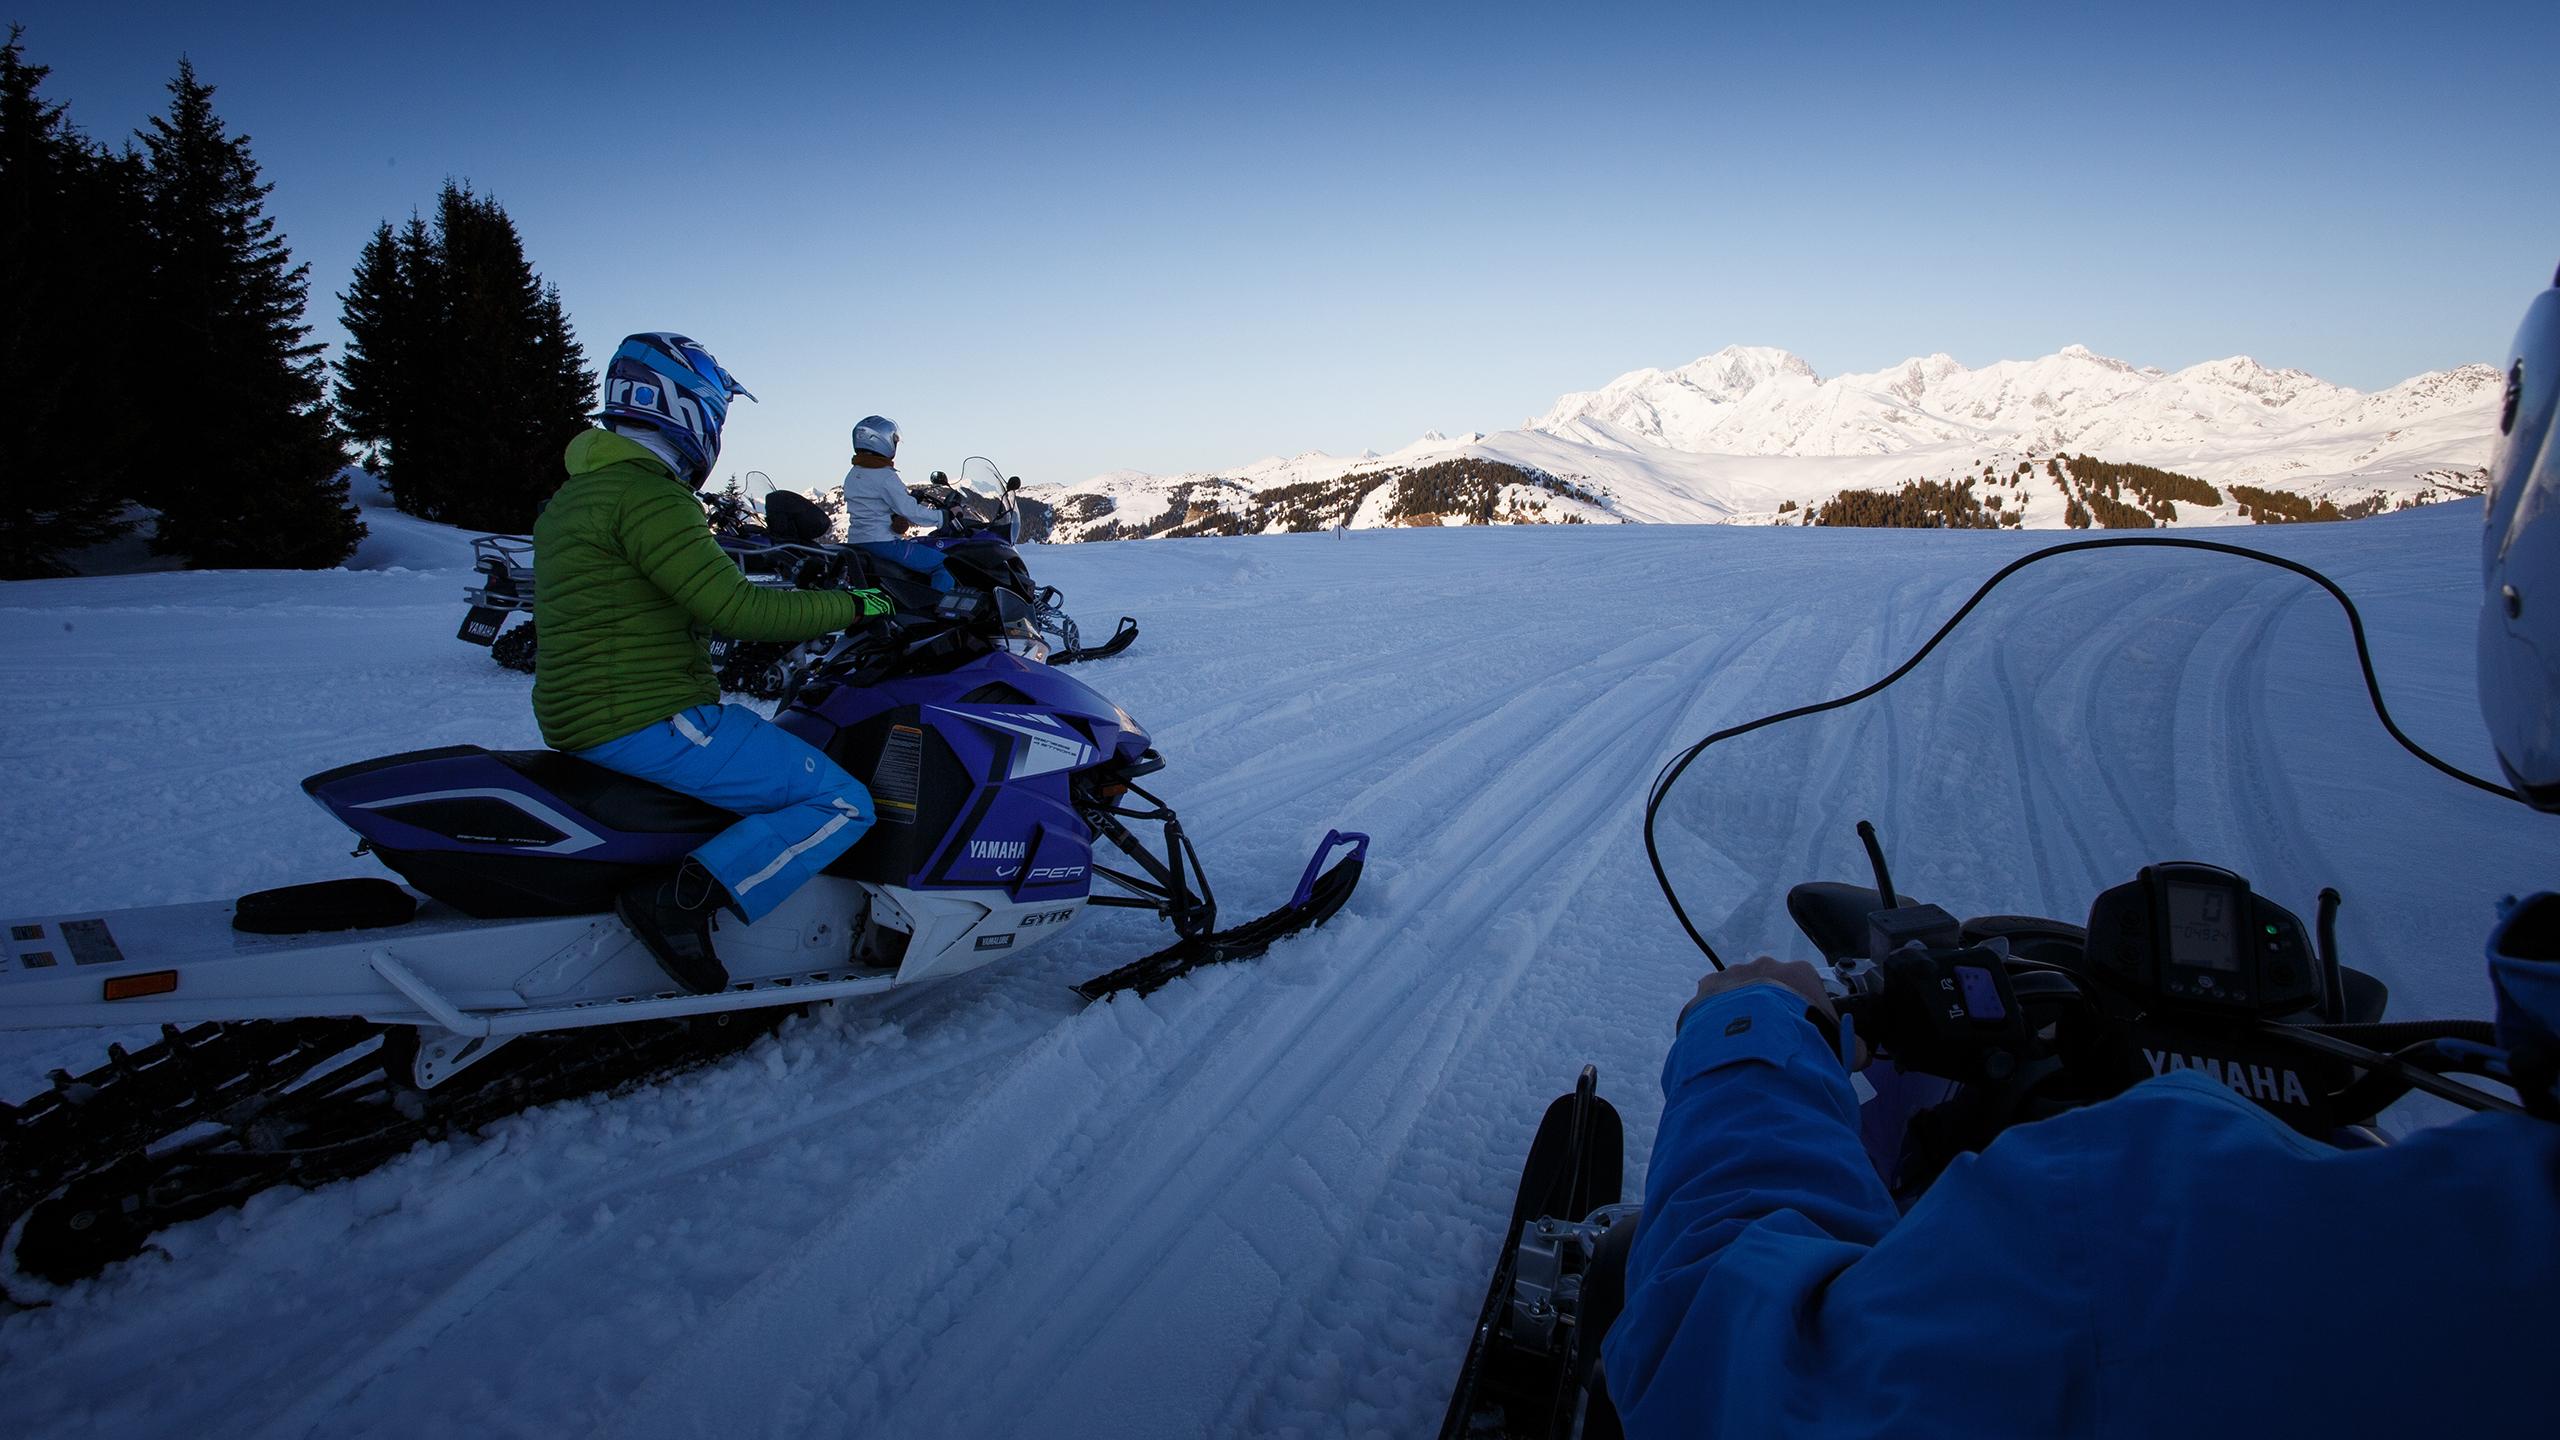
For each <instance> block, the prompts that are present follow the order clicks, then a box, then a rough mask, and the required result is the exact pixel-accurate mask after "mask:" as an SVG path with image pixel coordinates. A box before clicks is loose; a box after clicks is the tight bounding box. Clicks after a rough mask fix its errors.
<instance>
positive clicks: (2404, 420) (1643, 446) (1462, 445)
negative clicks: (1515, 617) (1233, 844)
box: [1044, 345, 2500, 538]
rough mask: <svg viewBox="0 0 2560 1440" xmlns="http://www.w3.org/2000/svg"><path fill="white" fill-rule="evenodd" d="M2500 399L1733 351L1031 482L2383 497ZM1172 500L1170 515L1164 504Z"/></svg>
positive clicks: (1616, 502) (2480, 426)
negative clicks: (1178, 462) (1341, 438)
mask: <svg viewBox="0 0 2560 1440" xmlns="http://www.w3.org/2000/svg"><path fill="white" fill-rule="evenodd" d="M2499 394H2500V378H2499V375H2498V372H2497V371H2496V370H2495V369H2494V368H2492V367H2490V366H2487V365H2465V366H2462V367H2460V368H2458V369H2455V370H2449V371H2437V372H2432V373H2429V374H2425V375H2420V376H2418V377H2416V378H2414V379H2411V380H2407V381H2404V382H2402V383H2401V384H2398V385H2395V386H2393V387H2391V388H2390V389H2388V390H2384V391H2381V392H2379V393H2376V394H2370V395H2368V394H2362V393H2360V392H2357V391H2355V390H2351V389H2348V388H2346V387H2344V386H2340V385H2333V384H2331V383H2329V382H2328V381H2325V380H2322V379H2320V378H2318V377H2316V376H2313V375H2309V374H2305V373H2304V372H2302V371H2299V370H2274V369H2269V368H2267V367H2265V366H2263V365H2260V364H2258V363H2257V362H2256V361H2254V360H2251V359H2248V358H2247V357H2245V356H2241V357H2233V358H2231V359H2227V360H2216V361H2210V362H2207V363H2205V364H2201V365H2193V366H2189V367H2188V368H2186V369H2184V370H2179V371H2176V372H2174V373H2172V372H2164V371H2161V370H2158V369H2151V368H2137V367H2135V366H2132V365H2129V364H2127V363H2125V362H2124V361H2121V360H2113V359H2109V358H2107V357H2106V356H2103V355H2097V354H2094V353H2092V352H2091V351H2089V350H2088V349H2086V348H2084V347H2082V346H2078V345H2074V346H2070V347H2068V348H2066V349H2064V350H2062V351H2060V352H2058V353H2056V354H2053V355H2048V356H2045V357H2044V358H2042V359H2040V360H2027V361H2002V362H2000V363H1998V364H1994V365H1988V366H1985V367H1983V368H1982V369H1979V370H1969V369H1966V368H1965V367H1964V366H1962V365H1960V364H1958V363H1957V362H1956V361H1955V360H1954V359H1953V358H1952V357H1949V356H1946V355H1929V356H1925V357H1921V358H1917V359H1912V360H1907V361H1904V362H1903V363H1902V364H1900V365H1897V366H1894V367H1892V368H1891V369H1888V370H1882V371H1878V372H1875V373H1873V374H1866V375H1841V376H1834V377H1831V378H1828V379H1826V378H1824V377H1822V376H1821V375H1819V374H1817V373H1816V372H1815V371H1814V369H1813V367H1812V366H1811V365H1810V364H1808V363H1806V362H1805V361H1804V360H1803V359H1802V358H1800V357H1798V356H1796V355H1792V354H1790V353H1788V352H1786V351H1784V350H1778V349H1771V348H1767V347H1754V346H1732V347H1728V348H1726V349H1724V350H1720V351H1718V352H1716V353H1715V354H1713V355H1709V356H1706V357H1705V358H1703V359H1700V360H1697V361H1694V362H1692V363H1690V364H1688V365H1684V366H1681V367H1680V368H1678V369H1676V370H1638V371H1634V372H1631V373H1629V374H1626V375H1622V376H1620V377H1618V378H1617V379H1616V380H1613V381H1611V382H1610V383H1609V384H1607V385H1605V386H1603V387H1601V388H1600V389H1598V390H1591V391H1583V392H1579V393H1576V394H1572V395H1567V396H1565V397H1563V398H1562V399H1560V400H1558V401H1557V402H1556V404H1555V405H1554V407H1553V408H1551V409H1550V410H1548V412H1547V413H1546V414H1545V415H1543V416H1541V417H1539V418H1538V419H1536V420H1534V421H1532V422H1530V423H1529V424H1528V425H1526V426H1524V427H1523V428H1521V429H1519V430H1510V431H1503V432H1501V433H1499V434H1494V435H1469V436H1466V437H1463V438H1459V439H1450V438H1446V437H1441V436H1438V435H1436V434H1435V435H1432V436H1427V437H1425V438H1424V439H1423V440H1421V441H1417V442H1416V443H1415V444H1414V445H1412V446H1409V447H1407V448H1406V449H1404V450H1401V451H1398V452H1396V453H1395V454H1393V455H1387V456H1374V455H1364V456H1360V457H1356V458H1351V459H1344V458H1340V457H1335V456H1327V455H1322V454H1310V455H1301V456H1297V457H1295V458H1293V459H1289V460H1285V461H1284V460H1266V461H1261V462H1258V463H1257V464H1254V465H1249V466H1245V467H1243V468H1241V469H1238V470H1234V471H1221V472H1218V473H1217V474H1216V475H1214V476H1211V475H1184V476H1173V477H1153V476H1146V475H1140V474H1137V473H1135V472H1118V473H1115V474H1113V475H1108V476H1099V477H1096V478H1095V479H1093V480H1090V481H1087V482H1085V483H1084V484H1082V485H1074V486H1067V487H1063V488H1059V489H1056V490H1054V491H1049V492H1044V493H1045V495H1046V498H1050V499H1052V500H1054V501H1056V502H1058V503H1060V504H1061V505H1062V507H1064V508H1063V509H1062V512H1061V514H1062V519H1064V520H1065V521H1066V523H1065V524H1064V525H1062V527H1061V530H1060V534H1061V536H1062V538H1080V537H1084V536H1088V535H1090V536H1093V537H1096V538H1102V537H1109V536H1117V535H1122V534H1130V533H1163V532H1164V531H1165V530H1166V529H1168V528H1172V529H1176V530H1177V531H1178V533H1203V532H1223V533H1233V532H1234V531H1236V530H1238V529H1242V530H1245V531H1248V532H1251V531H1269V530H1285V529H1290V528H1306V527H1307V525H1308V524H1310V523H1322V524H1330V523H1333V522H1334V521H1337V520H1347V522H1348V523H1351V524H1353V525H1355V526H1358V525H1372V524H1386V523H1413V519H1412V517H1411V515H1410V514H1409V512H1412V511H1415V510H1421V511H1423V512H1424V514H1423V517H1422V518H1423V519H1424V520H1425V521H1426V522H1428V523H1450V522H1451V520H1452V519H1453V518H1454V517H1452V516H1451V515H1449V514H1448V513H1447V512H1446V511H1444V510H1440V509H1437V508H1435V507H1432V506H1415V505H1404V504H1400V503H1399V500H1398V496H1397V491H1396V488H1395V487H1399V486H1404V485H1407V484H1409V483H1411V481H1410V477H1411V475H1412V474H1413V472H1415V471H1416V470H1418V469H1420V468H1422V467H1427V466H1433V465H1441V466H1449V465H1457V466H1464V465H1465V464H1466V463H1467V462H1483V463H1484V465H1485V466H1486V467H1488V468H1487V473H1488V474H1489V475H1493V476H1494V477H1495V478H1496V479H1497V480H1498V481H1500V482H1502V483H1508V484H1513V485H1518V484H1520V483H1521V482H1523V481H1526V482H1527V486H1528V488H1529V489H1544V490H1545V491H1546V492H1547V493H1546V495H1544V496H1542V497H1540V498H1541V499H1542V501H1543V503H1542V504H1541V505H1540V506H1539V507H1538V508H1537V509H1536V510H1527V509H1525V507H1523V506H1521V505H1519V504H1517V503H1515V504H1514V505H1513V506H1512V507H1510V508H1511V510H1512V511H1513V512H1515V513H1513V514H1510V515H1491V516H1490V518H1495V519H1503V518H1515V519H1525V520H1561V519H1565V518H1567V517H1568V516H1569V517H1571V518H1572V519H1576V520H1582V521H1608V520H1634V521H1655V522H1661V521H1671V522H1723V521H1762V522H1767V521H1780V520H1783V519H1797V518H1801V517H1803V516H1804V515H1805V514H1807V513H1809V512H1812V511H1815V510H1817V509H1819V508H1820V507H1821V505H1822V504H1823V502H1825V501H1826V500H1829V499H1831V498H1832V497H1834V496H1836V495H1838V494H1839V493H1840V492H1841V491H1843V490H1850V489H1879V490H1891V489H1893V488H1895V487H1898V486H1900V485H1901V484H1903V483H1905V482H1907V481H1911V480H1924V479H1925V480H1931V481H1936V482H1940V483H1952V482H1956V481H1959V480H1961V479H1963V478H1964V477H1966V476H1969V475H1970V476H1980V475H1981V474H1982V473H1983V471H1984V467H1985V466H1991V467H1994V468H1995V469H1996V470H1997V471H1999V472H2002V473H2014V471H2015V468H2016V465H2017V463H2019V462H2022V461H2023V462H2030V463H2033V464H2036V465H2039V466H2040V465H2041V464H2042V462H2044V461H2045V460H2047V459H2050V458H2051V457H2053V456H2055V455H2074V454H2087V455H2092V456H2095V457H2096V458H2098V459H2101V460H2106V461H2112V462H2131V463H2139V464H2144V465H2150V466H2154V467H2157V468H2161V469H2166V470H2172V471H2175V472H2177V473H2180V474H2185V475H2191V476H2195V477H2197V478H2200V479H2203V480H2205V481H2208V482H2211V483H2212V484H2214V485H2217V486H2223V485H2230V484H2244V485H2250V486H2255V487H2258V488H2261V489H2267V490H2272V491H2279V492H2283V493H2286V494H2291V495H2302V496H2308V497H2312V498H2314V499H2315V500H2317V499H2326V500H2329V501H2331V502H2333V503H2335V504H2338V505H2341V506H2349V505H2354V504H2357V503H2358V502H2363V504H2364V505H2365V506H2366V507H2367V508H2369V509H2388V508H2391V507H2393V506H2396V505H2404V504H2412V503H2420V502H2423V501H2427V500H2434V499H2442V498H2445V497H2447V496H2449V495H2453V494H2459V493H2463V492H2464V491H2466V490H2469V489H2472V488H2475V487H2476V484H2477V477H2478V473H2479V471H2480V469H2481V467H2483V466H2484V465H2485V464H2486V463H2487V461H2488V456H2489V446H2490V441H2491V439H2492V437H2493V435H2494V431H2495V428H2496V411H2497V404H2498V397H2499ZM1490 467H1509V468H1510V469H1513V470H1516V471H1519V472H1523V473H1522V474H1520V475H1517V476H1512V475H1506V474H1502V473H1501V472H1500V471H1498V470H1495V469H1492V468H1490ZM1547 482H1556V483H1555V484H1553V485H1550V484H1548V483H1547ZM1284 487H1298V488H1300V489H1302V490H1305V489H1322V490H1324V491H1325V492H1326V493H1325V494H1323V495H1322V496H1320V497H1315V498H1314V499H1312V500H1311V501H1310V502H1308V503H1302V504H1299V505H1297V506H1295V507H1294V508H1292V507H1289V506H1282V505H1277V504H1275V503H1274V502H1273V501H1272V500H1271V499H1270V498H1269V497H1270V496H1271V495H1272V494H1273V493H1274V492H1278V491H1282V490H1283V489H1284ZM2030 489H2031V491H2032V492H2033V495H2034V497H2036V498H2042V499H2044V500H2046V502H2047V503H2045V504H2043V505H2042V506H2037V505H2035V504H2033V503H2030V504H2029V506H2028V507H2027V515H2026V519H2025V522H2024V524H2025V528H2029V529H2045V528H2058V527H2061V526H2063V525H2065V524H2066V523H2067V521H2066V516H2067V515H2068V513H2069V506H2070V505H2071V503H2072V501H2073V500H2074V499H2075V498H2085V497H2084V496H2081V495H2078V494H2076V493H2075V492H2074V490H2073V489H2072V488H2070V487H2066V486H2062V485H2059V484H2055V485H2050V486H2048V485H2046V484H2044V483H2043V481H2041V480H2039V481H2036V482H2034V483H2033V484H2032V485H2031V486H2030ZM1577 491H1578V492H1581V495H1580V496H1577V495H1576V494H1575V493H1573V492H1577ZM1521 498H1524V499H1525V498H1527V497H1526V496H1525V495H1524V496H1522V497H1521ZM1257 502H1258V503H1257ZM1175 506H1180V507H1182V509H1183V514H1182V515H1179V516H1173V515H1170V514H1169V513H1168V512H1169V511H1170V510H1171V509H1172V508H1173V507H1175ZM1781 507H1784V508H1783V509H1782V508H1781ZM1493 508H1494V507H1490V506H1488V507H1483V509H1482V510H1480V511H1479V515H1480V516H1484V515H1486V514H1487V513H1488V512H1490V511H1491V510H1492V509H1493ZM1219 512H1224V514H1225V515H1227V516H1228V517H1230V518H1229V519H1225V520H1221V519H1219V518H1217V515H1218V513H1219ZM2245 518H2246V517H2244V516H2243V515H2242V514H2241V512H2240V505H2239V503H2238V502H2236V501H2230V500H2227V499H2226V502H2225V503H2224V504H2222V505H2219V506H2202V505H2196V506H2188V507H2182V509H2181V512H2180V514H2179V517H2178V523H2183V524H2195V523H2205V524H2216V523H2238V522H2241V521H2243V520H2244V519H2245ZM1185 522H1187V528H1185Z"/></svg>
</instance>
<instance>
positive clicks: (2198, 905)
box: [2163, 880, 2240, 971]
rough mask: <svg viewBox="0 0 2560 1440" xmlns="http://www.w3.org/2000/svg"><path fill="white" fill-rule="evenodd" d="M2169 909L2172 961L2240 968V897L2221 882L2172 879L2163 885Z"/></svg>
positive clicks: (2212, 967) (2209, 967)
mask: <svg viewBox="0 0 2560 1440" xmlns="http://www.w3.org/2000/svg"><path fill="white" fill-rule="evenodd" d="M2163 888H2164V889H2165V890H2166V892H2167V893H2166V895H2165V896H2164V897H2163V898H2164V899H2165V900H2166V901H2167V905H2168V911H2169V963H2170V964H2172V965H2186V966H2192V967H2194V968H2196V969H2200V970H2222V971H2236V970H2238V969H2239V968H2240V916H2239V915H2238V914H2237V913H2235V911H2236V909H2237V907H2236V906H2235V905H2234V904H2233V902H2234V901H2235V900H2236V899H2238V898H2239V897H2237V896H2235V895H2233V894H2232V893H2231V891H2229V890H2227V889H2224V888H2223V887H2221V886H2219V885H2191V884H2188V883H2186V882H2184V881H2178V880H2172V881H2169V882H2168V884H2167V885H2166V886H2164V887H2163Z"/></svg>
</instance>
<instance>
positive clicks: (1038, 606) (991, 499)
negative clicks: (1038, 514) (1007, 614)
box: [916, 455, 1138, 665]
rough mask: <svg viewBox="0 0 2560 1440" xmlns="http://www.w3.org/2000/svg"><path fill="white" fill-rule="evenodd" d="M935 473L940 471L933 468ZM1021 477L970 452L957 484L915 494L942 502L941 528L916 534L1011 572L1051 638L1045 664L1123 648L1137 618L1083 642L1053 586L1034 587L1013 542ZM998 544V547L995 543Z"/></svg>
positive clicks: (1105, 655)
mask: <svg viewBox="0 0 2560 1440" xmlns="http://www.w3.org/2000/svg"><path fill="white" fill-rule="evenodd" d="M935 473H936V474H937V476H938V475H939V474H940V472H938V471H937V472H935ZM1021 490H1022V477H1020V476H1018V475H1016V476H1007V475H1005V474H1004V472H1003V471H1001V470H999V469H997V468H996V464H995V462H994V461H992V460H989V459H988V458H986V457H985V456H983V455H972V456H970V457H969V458H968V459H967V460H965V461H963V462H961V465H960V481H959V484H958V485H957V486H956V487H955V486H950V485H927V486H923V487H921V488H920V489H919V490H918V491H917V492H916V494H917V498H919V499H921V500H923V501H924V502H925V503H926V504H928V505H935V506H940V507H941V508H942V509H943V511H944V514H945V517H946V518H945V522H944V525H943V527H942V528H941V529H938V530H936V531H934V532H933V533H931V534H929V535H926V536H923V537H921V538H920V541H919V543H921V544H925V545H930V546H932V547H934V548H935V549H937V550H940V551H942V552H943V553H944V554H945V555H946V556H947V555H952V554H955V553H957V554H960V555H962V556H964V557H967V558H969V559H971V560H973V561H974V562H975V563H977V564H978V565H980V566H981V567H982V568H993V569H997V570H1000V571H1002V572H1003V573H1004V574H1006V575H1008V576H1010V577H1012V579H1013V581H1014V584H1015V588H1016V589H1018V590H1019V591H1020V592H1021V593H1022V594H1024V595H1027V596H1029V597H1030V598H1031V604H1032V617H1031V619H1032V624H1033V626H1034V627H1035V628H1037V629H1038V630H1039V631H1040V632H1041V633H1042V634H1043V635H1046V636H1048V637H1050V646H1049V663H1050V664H1052V665H1073V664H1076V663H1078V662H1080V661H1086V660H1108V659H1110V658H1111V657H1112V656H1114V655H1117V654H1119V653H1121V652H1122V651H1124V650H1127V649H1128V648H1129V647H1130V645H1131V644H1133V643H1135V642H1136V640H1137V638H1138V622H1137V620H1136V619H1135V618H1133V617H1131V616H1127V615H1123V616H1121V617H1120V624H1119V626H1118V628H1116V629H1115V630H1114V631H1113V632H1112V635H1111V638H1110V639H1108V640H1105V641H1103V642H1102V643H1101V644H1099V645H1086V644H1085V643H1084V639H1083V633H1082V632H1081V631H1080V630H1078V629H1077V627H1076V622H1075V618H1074V617H1073V616H1071V615H1069V614H1067V611H1066V603H1065V600H1064V598H1063V597H1062V596H1060V595H1059V593H1058V589H1057V587H1056V586H1054V585H1042V586H1034V585H1032V583H1031V576H1030V572H1029V570H1028V569H1026V568H1025V567H1024V566H1023V564H1022V560H1021V556H1020V555H1019V553H1018V552H1017V551H1016V549H1015V547H1016V546H1018V545H1020V544H1021V543H1022V509H1021V505H1020V502H1019V498H1018V497H1019V496H1020V493H1021ZM996 546H1001V547H1002V549H1001V551H1000V552H999V551H996V550H995V549H994V548H993V547H996Z"/></svg>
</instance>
